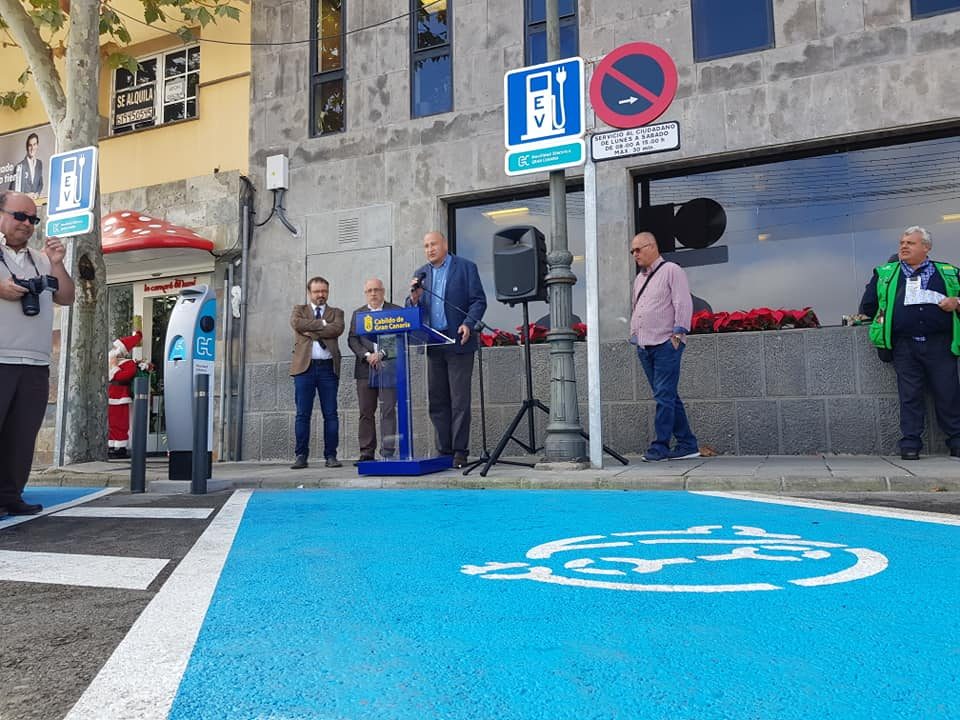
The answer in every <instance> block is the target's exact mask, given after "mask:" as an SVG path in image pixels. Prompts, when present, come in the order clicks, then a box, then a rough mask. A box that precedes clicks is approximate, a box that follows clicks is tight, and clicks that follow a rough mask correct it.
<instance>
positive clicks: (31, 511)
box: [6, 500, 43, 515]
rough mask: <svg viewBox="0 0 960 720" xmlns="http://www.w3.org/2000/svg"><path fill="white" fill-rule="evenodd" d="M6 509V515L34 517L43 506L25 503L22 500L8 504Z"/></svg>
mask: <svg viewBox="0 0 960 720" xmlns="http://www.w3.org/2000/svg"><path fill="white" fill-rule="evenodd" d="M6 507H7V515H36V514H37V513H38V512H40V511H41V510H43V505H41V504H40V503H36V504H33V503H27V502H24V501H23V500H18V501H17V502H8V503H7V506H6Z"/></svg>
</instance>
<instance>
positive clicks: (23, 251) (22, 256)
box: [0, 233, 37, 277]
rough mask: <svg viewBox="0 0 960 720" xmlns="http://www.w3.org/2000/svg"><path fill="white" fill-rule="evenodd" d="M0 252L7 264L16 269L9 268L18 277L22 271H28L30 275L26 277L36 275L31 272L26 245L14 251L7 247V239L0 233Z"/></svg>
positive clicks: (31, 265) (31, 267)
mask: <svg viewBox="0 0 960 720" xmlns="http://www.w3.org/2000/svg"><path fill="white" fill-rule="evenodd" d="M0 252H3V257H4V259H5V260H6V261H7V263H13V265H14V266H16V267H11V268H10V269H11V270H13V272H15V273H16V274H17V275H18V276H19V275H22V274H23V272H24V271H27V270H29V271H30V274H29V275H28V276H27V277H33V276H34V275H36V274H37V273H36V272H34V270H33V263H31V262H30V258H29V257H28V253H27V245H24V246H23V247H22V248H20V249H19V250H14V249H13V248H12V247H10V246H9V245H7V239H6V238H5V237H4V236H3V233H0Z"/></svg>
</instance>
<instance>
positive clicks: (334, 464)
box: [324, 457, 343, 468]
mask: <svg viewBox="0 0 960 720" xmlns="http://www.w3.org/2000/svg"><path fill="white" fill-rule="evenodd" d="M324 465H326V466H327V467H328V468H338V467H343V463H342V462H340V461H339V460H337V459H336V458H335V457H328V458H327V461H326V462H325V463H324Z"/></svg>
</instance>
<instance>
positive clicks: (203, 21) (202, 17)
mask: <svg viewBox="0 0 960 720" xmlns="http://www.w3.org/2000/svg"><path fill="white" fill-rule="evenodd" d="M197 20H199V21H200V26H201V27H206V26H207V23H209V22H210V21H211V20H213V15H211V14H210V11H209V10H207V9H206V8H205V7H201V8H200V9H199V10H198V11H197Z"/></svg>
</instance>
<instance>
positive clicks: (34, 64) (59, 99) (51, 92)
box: [0, 0, 96, 133]
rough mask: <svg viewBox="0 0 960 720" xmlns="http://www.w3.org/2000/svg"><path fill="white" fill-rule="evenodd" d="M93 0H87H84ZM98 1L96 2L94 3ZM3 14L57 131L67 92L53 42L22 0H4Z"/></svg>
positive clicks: (0, 0)
mask: <svg viewBox="0 0 960 720" xmlns="http://www.w3.org/2000/svg"><path fill="white" fill-rule="evenodd" d="M92 1H93V0H83V2H78V3H77V5H81V4H83V3H84V2H92ZM94 5H96V3H94ZM0 17H3V21H4V22H5V23H6V24H7V27H8V28H9V33H10V35H11V36H12V37H13V39H14V40H15V41H16V42H17V44H18V45H19V46H20V49H21V50H22V51H23V55H24V57H25V58H26V60H27V63H28V64H29V66H30V70H31V71H32V72H33V81H34V83H35V84H36V86H37V92H38V93H39V94H40V101H41V102H42V103H43V107H44V109H45V110H46V111H47V117H48V118H50V124H51V125H53V131H54V133H57V131H58V129H59V127H60V124H61V123H62V122H63V119H64V117H65V116H66V104H67V101H66V96H65V95H64V92H63V85H62V84H61V82H60V73H59V72H57V67H56V65H55V64H54V62H53V54H52V53H51V52H50V46H49V45H47V43H46V42H45V41H44V40H43V38H42V37H41V36H40V30H39V29H38V28H37V26H36V25H34V23H33V20H32V19H31V17H30V16H29V15H28V14H27V12H26V10H25V9H24V6H23V5H21V4H20V2H19V0H0Z"/></svg>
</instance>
